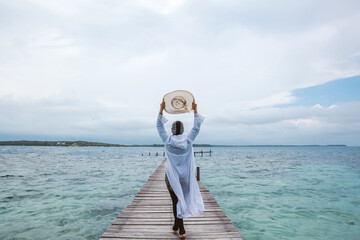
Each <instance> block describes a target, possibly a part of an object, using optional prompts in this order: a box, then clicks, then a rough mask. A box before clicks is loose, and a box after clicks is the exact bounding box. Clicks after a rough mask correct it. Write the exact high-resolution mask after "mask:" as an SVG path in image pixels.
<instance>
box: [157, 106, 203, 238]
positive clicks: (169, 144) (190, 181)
mask: <svg viewBox="0 0 360 240" xmlns="http://www.w3.org/2000/svg"><path fill="white" fill-rule="evenodd" d="M192 108H193V109H194V127H193V128H192V129H191V131H190V133H186V132H184V126H183V124H182V122H180V121H176V122H174V123H173V125H172V128H171V130H172V135H169V134H168V133H167V132H166V130H165V128H164V123H165V122H167V119H166V118H165V117H164V116H163V110H164V109H165V102H164V100H163V102H162V103H161V104H160V112H159V115H158V118H157V123H156V126H157V129H158V132H159V135H160V137H161V139H162V141H163V142H164V146H165V154H166V158H167V163H166V174H165V182H166V186H167V188H168V190H169V193H170V196H171V200H172V204H173V213H174V217H175V222H174V225H173V227H172V230H173V233H174V234H176V233H179V238H182V239H183V238H186V234H185V228H184V222H183V219H184V218H187V217H191V216H198V215H200V214H201V213H203V212H204V202H203V199H202V197H201V194H200V190H199V186H198V184H197V181H196V178H195V159H194V152H193V142H194V140H195V137H196V136H197V135H198V134H199V131H200V126H201V123H202V122H203V121H204V118H203V117H202V116H200V115H199V114H198V112H197V104H196V103H195V102H193V103H192Z"/></svg>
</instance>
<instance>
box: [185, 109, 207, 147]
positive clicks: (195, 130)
mask: <svg viewBox="0 0 360 240" xmlns="http://www.w3.org/2000/svg"><path fill="white" fill-rule="evenodd" d="M204 119H205V118H204V117H203V116H201V115H200V114H198V113H195V114H194V126H193V128H192V129H191V131H190V133H189V135H188V138H189V139H190V140H191V141H192V142H193V141H194V140H195V138H196V136H197V135H198V134H199V132H200V126H201V124H202V122H203V121H204Z"/></svg>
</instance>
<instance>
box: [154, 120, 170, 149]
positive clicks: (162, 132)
mask: <svg viewBox="0 0 360 240" xmlns="http://www.w3.org/2000/svg"><path fill="white" fill-rule="evenodd" d="M167 121H168V120H167V119H166V118H165V117H164V116H163V115H162V114H159V115H158V118H157V121H156V128H157V130H158V132H159V135H160V137H161V140H162V141H163V142H165V141H166V139H167V138H168V136H169V134H168V133H167V132H166V130H165V128H164V123H166V122H167Z"/></svg>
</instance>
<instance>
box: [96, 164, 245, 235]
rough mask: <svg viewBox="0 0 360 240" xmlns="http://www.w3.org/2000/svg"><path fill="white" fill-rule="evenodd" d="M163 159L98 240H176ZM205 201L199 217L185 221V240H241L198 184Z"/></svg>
mask: <svg viewBox="0 0 360 240" xmlns="http://www.w3.org/2000/svg"><path fill="white" fill-rule="evenodd" d="M165 166H166V160H164V161H163V162H162V163H161V164H160V166H159V167H158V168H157V169H156V170H155V172H154V173H153V175H151V176H150V177H149V179H148V181H147V182H146V183H145V184H144V186H143V187H142V188H141V189H140V191H139V192H138V194H136V196H135V197H134V199H133V201H132V202H131V203H130V204H129V205H128V206H127V207H126V208H125V209H124V210H123V212H122V213H121V214H120V215H119V216H117V218H116V219H115V221H114V222H113V223H112V224H111V226H110V227H109V229H108V230H107V231H106V232H105V233H104V234H103V235H102V236H101V238H100V240H116V239H178V235H177V234H172V233H171V227H172V224H173V222H174V216H173V213H172V203H171V198H170V195H169V192H168V190H167V188H166V184H165V181H164V180H165ZM198 184H199V188H200V192H201V195H202V197H203V200H204V205H205V212H204V213H203V214H202V215H201V216H197V217H191V218H186V219H184V225H185V230H186V236H187V237H186V239H242V238H241V236H240V233H239V231H238V230H237V229H236V228H235V227H234V225H233V224H232V223H231V220H230V219H229V218H228V217H227V216H226V215H225V213H224V212H223V211H222V209H221V207H220V206H219V204H218V203H217V202H216V200H215V198H214V197H213V196H211V194H210V192H209V190H207V189H206V188H205V186H204V185H203V184H202V183H201V182H198Z"/></svg>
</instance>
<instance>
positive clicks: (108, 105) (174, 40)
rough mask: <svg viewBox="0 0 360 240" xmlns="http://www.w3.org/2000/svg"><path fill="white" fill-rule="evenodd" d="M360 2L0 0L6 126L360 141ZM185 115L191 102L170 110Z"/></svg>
mask: <svg viewBox="0 0 360 240" xmlns="http://www.w3.org/2000/svg"><path fill="white" fill-rule="evenodd" d="M359 22H360V2H359V1H355V0H354V1H351V0H344V1H334V0H330V1H329V0H327V1H325V0H318V1H310V0H303V1H294V0H276V1H273V0H266V1H265V0H258V1H253V0H244V1H241V0H236V1H235V0H234V1H233V0H221V1H220V0H219V1H214V0H208V1H190V0H189V1H187V0H167V1H157V0H131V1H130V0H129V1H116V0H103V1H95V0H78V1H72V0H61V1H60V0H52V1H46V0H18V1H7V0H0V52H1V54H0V140H85V141H102V142H110V143H120V144H154V143H161V140H160V138H159V136H158V134H157V130H156V127H155V123H156V118H157V114H158V111H159V105H160V103H161V101H162V97H163V96H164V95H165V94H166V93H168V92H171V91H174V90H179V89H183V90H188V91H190V92H192V93H193V95H194V96H195V100H196V102H197V104H198V110H199V113H200V114H201V115H203V116H204V117H205V121H204V123H203V125H202V129H201V132H200V134H199V135H198V138H197V139H196V143H210V144H245V145H247V144H347V145H356V146H359V145H360V97H359V96H360V94H359V93H360V28H359ZM164 115H165V116H166V117H167V118H168V119H169V120H170V121H169V122H168V123H167V124H166V128H167V129H168V130H169V131H170V128H171V124H172V122H173V121H175V120H181V121H183V122H184V125H185V131H189V130H190V129H191V127H192V123H193V114H192V113H191V114H181V115H169V114H167V113H165V114H164Z"/></svg>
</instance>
